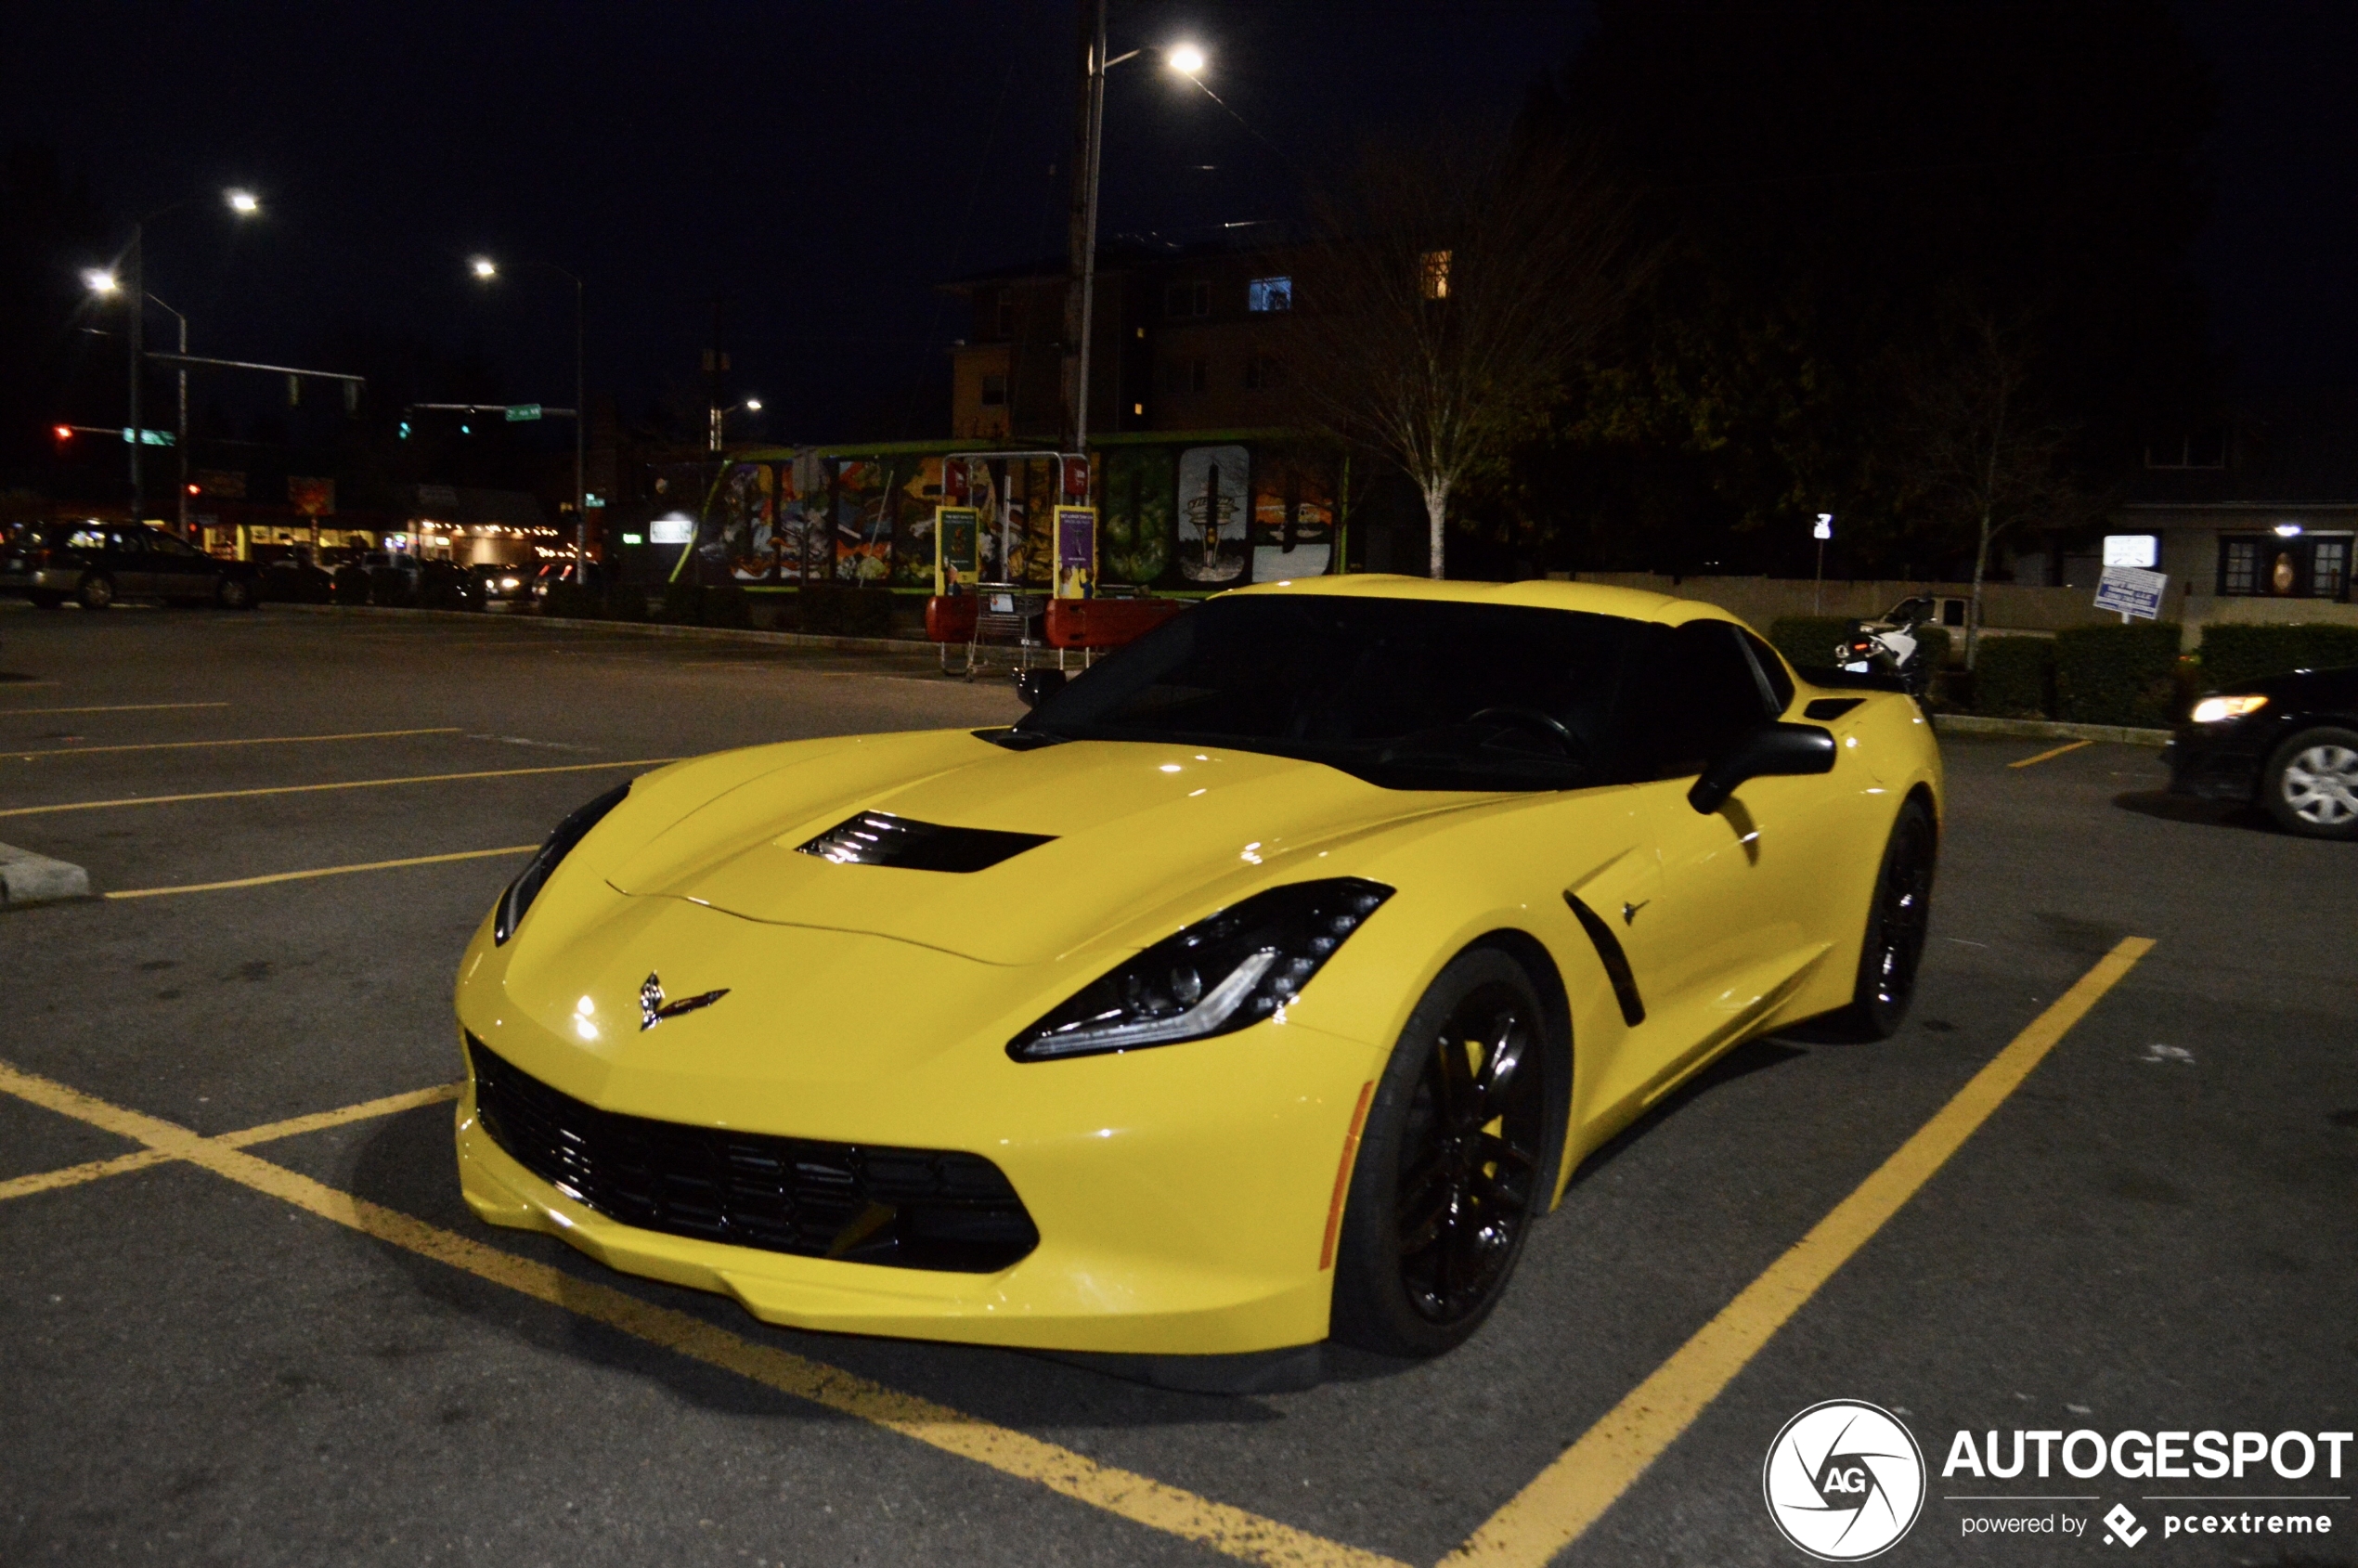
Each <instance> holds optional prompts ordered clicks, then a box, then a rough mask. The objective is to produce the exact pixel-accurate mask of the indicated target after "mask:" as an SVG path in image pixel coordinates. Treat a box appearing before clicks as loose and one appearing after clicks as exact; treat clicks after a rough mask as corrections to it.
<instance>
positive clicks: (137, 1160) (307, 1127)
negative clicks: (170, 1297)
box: [0, 1083, 466, 1202]
mask: <svg viewBox="0 0 2358 1568" xmlns="http://www.w3.org/2000/svg"><path fill="white" fill-rule="evenodd" d="M465 1086H466V1085H464V1084H463V1083H441V1084H437V1085H435V1086H434V1088H431V1089H412V1090H410V1091H409V1092H408V1094H406V1095H385V1096H384V1097H383V1098H382V1099H377V1100H363V1101H362V1102H361V1103H360V1104H358V1105H352V1106H343V1107H340V1108H337V1109H334V1110H317V1111H313V1112H312V1113H311V1114H310V1115H308V1116H295V1117H290V1118H288V1119H287V1120H286V1121H266V1122H264V1123H263V1124H262V1125H261V1126H259V1127H248V1128H247V1129H245V1130H244V1131H243V1132H240V1133H223V1134H220V1135H219V1136H217V1137H214V1138H213V1139H210V1140H208V1141H210V1142H213V1143H216V1144H219V1145H220V1146H221V1147H224V1148H244V1147H247V1146H248V1145H251V1144H266V1143H269V1142H271V1141H273V1140H274V1139H278V1138H292V1137H293V1136H295V1135H296V1134H300V1133H316V1132H318V1131H319V1130H320V1129H322V1128H325V1127H342V1126H343V1125H345V1124H346V1123H348V1122H353V1121H368V1120H369V1119H370V1118H371V1117H378V1116H392V1115H395V1113H397V1112H400V1111H405V1110H415V1109H416V1108H418V1107H420V1106H430V1105H434V1104H436V1103H437V1102H441V1101H447V1100H455V1099H457V1098H458V1097H459V1091H460V1089H462V1088H464V1087H465ZM125 1135H126V1136H128V1135H129V1134H125ZM172 1158H174V1157H173V1156H172V1155H169V1154H166V1153H165V1152H164V1151H163V1150H162V1149H160V1148H156V1147H152V1146H150V1147H147V1148H143V1149H135V1150H134V1151H133V1152H131V1153H129V1154H118V1155H116V1156H115V1157H114V1158H113V1159H111V1160H85V1161H84V1162H83V1163H82V1164H80V1165H68V1166H65V1167H63V1168H62V1169H59V1170H56V1171H38V1172H35V1173H33V1174H32V1175H30V1176H16V1177H12V1178H10V1179H9V1180H7V1181H5V1182H0V1202H6V1201H7V1200H8V1199H11V1198H26V1197H30V1196H31V1195H32V1194H33V1193H36V1192H55V1191H56V1190H58V1188H59V1187H68V1186H82V1185H83V1184H84V1182H96V1181H102V1180H104V1179H105V1178H106V1177H109V1176H120V1175H124V1174H126V1173H130V1172H133V1171H144V1170H146V1169H147V1168H148V1167H149V1166H150V1165H161V1164H162V1163H163V1162H164V1161H166V1160H171V1159H172Z"/></svg>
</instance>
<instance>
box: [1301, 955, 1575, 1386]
mask: <svg viewBox="0 0 2358 1568" xmlns="http://www.w3.org/2000/svg"><path fill="white" fill-rule="evenodd" d="M1559 1060H1560V1055H1559V1053H1557V1052H1555V1051H1551V1050H1550V1049H1549V1048H1548V1025H1547V1020H1546V1015H1545V1014H1544V1013H1543V1012H1542V1010H1541V1008H1540V1004H1539V998H1538V995H1537V993H1536V992H1535V991H1534V990H1533V989H1532V984H1531V979H1530V977H1529V976H1527V975H1526V974H1524V972H1523V969H1522V965H1519V964H1517V963H1516V962H1515V961H1514V960H1513V959H1511V958H1509V957H1508V956H1507V954H1506V953H1504V952H1499V951H1497V950H1496V949H1495V948H1473V949H1471V950H1469V951H1468V952H1463V953H1460V954H1459V955H1458V957H1457V958H1456V959H1455V960H1454V961H1453V962H1452V963H1451V964H1450V965H1449V966H1448V967H1447V968H1445V969H1444V970H1443V971H1442V972H1441V974H1440V976H1439V977H1438V978H1435V979H1434V981H1433V982H1432V988H1431V989H1430V990H1428V991H1426V992H1425V994H1424V999H1423V1000H1422V1001H1420V1002H1419V1003H1418V1004H1417V1010H1416V1012H1415V1013H1413V1014H1411V1015H1410V1017H1409V1019H1408V1027H1407V1028H1406V1030H1404V1031H1402V1033H1401V1036H1400V1043H1398V1044H1397V1045H1395V1046H1393V1052H1392V1060H1391V1061H1390V1062H1389V1063H1387V1064H1386V1066H1385V1068H1384V1073H1383V1077H1382V1078H1381V1079H1380V1081H1379V1082H1377V1084H1376V1093H1375V1097H1374V1100H1373V1103H1372V1104H1371V1106H1370V1107H1369V1109H1368V1112H1367V1127H1366V1130H1365V1131H1364V1133H1363V1134H1362V1135H1361V1138H1360V1143H1359V1158H1358V1160H1357V1161H1356V1162H1355V1163H1354V1166H1353V1168H1352V1173H1351V1188H1350V1192H1349V1195H1348V1197H1347V1198H1346V1199H1345V1202H1344V1208H1343V1219H1342V1238H1341V1246H1340V1248H1339V1249H1338V1250H1337V1251H1336V1255H1335V1285H1334V1308H1333V1315H1332V1319H1331V1323H1330V1327H1329V1330H1328V1331H1329V1333H1330V1334H1331V1335H1332V1336H1333V1338H1335V1339H1336V1340H1338V1341H1341V1342H1342V1343H1344V1344H1349V1345H1355V1346H1357V1347H1359V1348H1360V1349H1362V1350H1369V1351H1374V1352H1376V1353H1378V1354H1383V1355H1397V1356H1430V1355H1439V1354H1442V1353H1443V1352H1444V1351H1447V1350H1450V1349H1453V1348H1455V1347H1456V1346H1458V1345H1459V1344H1462V1343H1463V1342H1464V1341H1466V1339H1467V1338H1468V1337H1469V1336H1470V1335H1471V1334H1472V1333H1473V1331H1474V1330H1475V1329H1476V1328H1480V1327H1481V1326H1482V1321H1483V1318H1485V1317H1487V1316H1489V1315H1490V1312H1491V1309H1492V1308H1493V1307H1495V1306H1496V1305H1497V1304H1498V1299H1499V1297H1500V1296H1502V1295H1504V1294H1505V1293H1506V1289H1507V1281H1508V1279H1509V1276H1512V1275H1513V1273H1514V1270H1515V1260H1516V1259H1517V1258H1518V1257H1520V1256H1521V1255H1522V1244H1523V1238H1524V1237H1525V1235H1526V1234H1527V1233H1528V1232H1529V1230H1530V1228H1531V1225H1532V1222H1533V1221H1534V1220H1535V1219H1537V1218H1538V1217H1539V1215H1540V1214H1541V1213H1542V1212H1545V1209H1546V1206H1547V1202H1548V1197H1549V1195H1550V1193H1551V1191H1552V1189H1553V1186H1554V1177H1555V1170H1554V1160H1553V1156H1552V1155H1551V1152H1550V1151H1553V1150H1558V1149H1560V1148H1561V1145H1560V1144H1559V1143H1558V1142H1557V1134H1558V1132H1559V1131H1560V1130H1561V1121H1562V1118H1563V1108H1564V1105H1565V1103H1566V1099H1567V1094H1566V1089H1567V1087H1568V1086H1567V1085H1564V1084H1561V1083H1560V1082H1557V1079H1558V1078H1559V1077H1560V1075H1561V1069H1560V1068H1559V1066H1558V1063H1559Z"/></svg>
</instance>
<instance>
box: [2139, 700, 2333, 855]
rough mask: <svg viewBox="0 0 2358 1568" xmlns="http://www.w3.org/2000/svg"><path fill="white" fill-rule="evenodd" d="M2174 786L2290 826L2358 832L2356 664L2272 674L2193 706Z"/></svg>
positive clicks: (2176, 751)
mask: <svg viewBox="0 0 2358 1568" xmlns="http://www.w3.org/2000/svg"><path fill="white" fill-rule="evenodd" d="M2162 760H2163V761H2165V762H2167V763H2168V764H2169V765H2170V789H2171V791H2172V792H2174V793H2176V794H2179V795H2191V796H2193V797H2196V799H2200V800H2220V801H2235V802H2236V803H2238V804H2246V805H2253V806H2258V807H2261V809H2263V810H2266V811H2267V812H2268V814H2269V815H2270V816H2273V817H2274V818H2275V819H2276V821H2277V823H2279V824H2280V825H2281V826H2283V827H2284V829H2285V830H2286V831H2287V832H2288V833H2298V834H2301V835H2303V836H2307V837H2311V838H2346V839H2358V668H2352V669H2301V670H2295V671H2293V672H2292V673H2291V674H2289V675H2272V676H2269V677H2267V678H2266V679H2264V680H2247V681H2245V682H2244V683H2242V684H2241V685H2238V686H2235V687H2233V688H2231V689H2229V690H2227V691H2224V692H2221V693H2217V694H2216V695H2213V696H2209V697H2205V698H2204V699H2203V700H2202V701H2200V702H2198V703H2196V705H2195V710H2194V712H2193V714H2192V715H2191V716H2190V717H2189V718H2188V719H2187V721H2186V722H2185V723H2183V724H2181V725H2180V726H2179V727H2178V732H2177V735H2176V736H2175V738H2173V739H2172V740H2171V741H2170V746H2169V749H2168V750H2166V751H2164V752H2163V753H2162Z"/></svg>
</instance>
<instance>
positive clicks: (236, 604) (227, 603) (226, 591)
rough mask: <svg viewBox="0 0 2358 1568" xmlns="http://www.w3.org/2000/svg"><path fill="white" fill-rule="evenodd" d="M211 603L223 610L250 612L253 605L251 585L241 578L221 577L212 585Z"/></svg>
mask: <svg viewBox="0 0 2358 1568" xmlns="http://www.w3.org/2000/svg"><path fill="white" fill-rule="evenodd" d="M213 602H214V603H215V604H218V605H220V606H221V607H222V608H223V609H225V610H251V609H253V605H254V591H253V584H252V583H250V582H248V581H246V579H245V578H243V577H223V578H222V579H221V580H220V581H219V582H217V583H215V584H214V588H213Z"/></svg>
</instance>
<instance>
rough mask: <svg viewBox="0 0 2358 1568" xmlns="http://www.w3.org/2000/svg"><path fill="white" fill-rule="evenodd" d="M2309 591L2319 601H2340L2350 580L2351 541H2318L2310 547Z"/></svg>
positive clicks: (2344, 539)
mask: <svg viewBox="0 0 2358 1568" xmlns="http://www.w3.org/2000/svg"><path fill="white" fill-rule="evenodd" d="M2310 549H2311V550H2313V551H2315V553H2314V554H2313V555H2312V556H2311V557H2310V558H2309V591H2310V593H2311V594H2312V595H2313V596H2314V597H2316V598H2319V599H2339V598H2340V597H2341V593H2342V590H2343V589H2344V588H2345V587H2346V586H2348V583H2349V580H2350V541H2349V540H2348V539H2346V538H2342V539H2318V540H2316V541H2315V542H2314V543H2313V544H2312V545H2311V546H2310Z"/></svg>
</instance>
